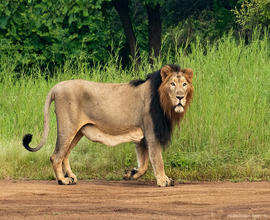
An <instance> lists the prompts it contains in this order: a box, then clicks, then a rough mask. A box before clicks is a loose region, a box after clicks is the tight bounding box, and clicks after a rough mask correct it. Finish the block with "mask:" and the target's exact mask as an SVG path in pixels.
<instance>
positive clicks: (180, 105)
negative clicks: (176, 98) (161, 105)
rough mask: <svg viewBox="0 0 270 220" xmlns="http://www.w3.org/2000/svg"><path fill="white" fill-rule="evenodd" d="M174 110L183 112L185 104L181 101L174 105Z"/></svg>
mask: <svg viewBox="0 0 270 220" xmlns="http://www.w3.org/2000/svg"><path fill="white" fill-rule="evenodd" d="M174 111H175V112H177V113H182V112H183V111H184V106H183V105H182V104H181V103H179V104H177V105H176V106H174Z"/></svg>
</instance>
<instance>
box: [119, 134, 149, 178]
mask: <svg viewBox="0 0 270 220" xmlns="http://www.w3.org/2000/svg"><path fill="white" fill-rule="evenodd" d="M136 153H137V160H138V168H134V169H131V170H127V171H126V173H125V174H124V176H123V179H124V180H131V179H138V178H140V177H141V176H143V175H144V174H145V173H146V171H147V168H148V160H149V154H148V147H147V144H146V142H145V139H142V140H141V142H140V143H138V144H136Z"/></svg>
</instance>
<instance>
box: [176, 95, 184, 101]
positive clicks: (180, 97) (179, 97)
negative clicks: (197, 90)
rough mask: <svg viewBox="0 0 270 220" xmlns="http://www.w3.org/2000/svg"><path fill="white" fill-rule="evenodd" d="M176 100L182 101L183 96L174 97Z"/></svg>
mask: <svg viewBox="0 0 270 220" xmlns="http://www.w3.org/2000/svg"><path fill="white" fill-rule="evenodd" d="M176 98H178V99H179V100H180V101H181V99H183V98H184V96H176Z"/></svg>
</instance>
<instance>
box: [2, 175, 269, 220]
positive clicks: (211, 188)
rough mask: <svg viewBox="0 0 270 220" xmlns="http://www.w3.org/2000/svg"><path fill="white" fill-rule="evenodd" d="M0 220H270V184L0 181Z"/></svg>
mask: <svg viewBox="0 0 270 220" xmlns="http://www.w3.org/2000/svg"><path fill="white" fill-rule="evenodd" d="M0 189H1V190H0V219H50V220H51V219H270V182H241V183H231V182H210V183H176V185H175V186H174V187H168V188H159V187H157V186H156V183H155V182H150V181H100V180H93V181H85V180H80V181H79V182H78V184H77V185H73V186H59V185H57V183H56V181H23V180H16V181H14V180H0Z"/></svg>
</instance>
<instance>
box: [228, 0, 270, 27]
mask: <svg viewBox="0 0 270 220" xmlns="http://www.w3.org/2000/svg"><path fill="white" fill-rule="evenodd" d="M232 11H233V12H234V14H235V16H236V22H237V23H238V24H239V25H240V26H241V27H242V28H243V29H252V28H254V27H256V26H259V25H260V26H261V27H268V25H269V22H270V13H269V11H270V1H269V0H250V1H247V0H245V1H243V3H242V5H241V8H240V9H238V8H235V9H234V10H232Z"/></svg>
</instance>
